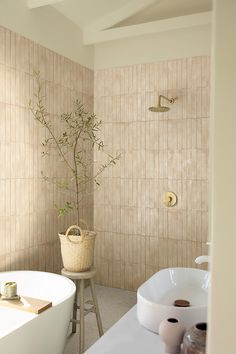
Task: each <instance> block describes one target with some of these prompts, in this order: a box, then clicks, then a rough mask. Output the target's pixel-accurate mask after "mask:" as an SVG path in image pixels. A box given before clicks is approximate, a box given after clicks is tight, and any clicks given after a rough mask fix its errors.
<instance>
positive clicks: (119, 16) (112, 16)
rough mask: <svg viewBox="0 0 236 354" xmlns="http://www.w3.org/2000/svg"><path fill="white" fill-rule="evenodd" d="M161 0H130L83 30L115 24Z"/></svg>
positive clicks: (97, 29) (105, 27)
mask: <svg viewBox="0 0 236 354" xmlns="http://www.w3.org/2000/svg"><path fill="white" fill-rule="evenodd" d="M161 1H162V0H130V1H128V3H127V4H126V5H124V6H122V7H120V8H118V9H116V10H115V11H113V12H111V13H109V14H108V15H106V16H104V17H102V18H101V19H99V20H98V21H96V22H94V23H92V24H91V25H89V27H87V28H85V31H87V30H88V31H89V30H94V31H95V30H96V31H99V30H104V29H107V28H109V27H112V26H114V25H115V24H117V23H119V22H121V21H123V20H125V19H127V18H128V17H130V16H132V15H135V14H136V13H138V12H139V11H142V10H143V9H145V8H147V7H148V6H150V5H152V4H154V3H158V2H161Z"/></svg>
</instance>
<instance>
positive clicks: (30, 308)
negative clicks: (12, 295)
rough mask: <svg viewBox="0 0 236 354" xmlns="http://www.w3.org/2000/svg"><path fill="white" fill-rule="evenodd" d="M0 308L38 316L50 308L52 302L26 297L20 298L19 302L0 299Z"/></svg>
mask: <svg viewBox="0 0 236 354" xmlns="http://www.w3.org/2000/svg"><path fill="white" fill-rule="evenodd" d="M0 306H4V307H11V308H14V309H17V310H22V311H27V312H33V313H36V314H39V313H41V312H43V311H45V310H47V309H48V308H49V307H52V302H50V301H46V300H40V299H35V298H33V297H28V296H21V298H20V299H19V300H2V299H1V297H0Z"/></svg>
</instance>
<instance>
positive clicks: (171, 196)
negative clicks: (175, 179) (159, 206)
mask: <svg viewBox="0 0 236 354" xmlns="http://www.w3.org/2000/svg"><path fill="white" fill-rule="evenodd" d="M163 202H164V204H165V206H167V207H168V208H171V207H173V206H175V204H176V203H177V196H176V194H175V193H173V192H165V194H164V197H163Z"/></svg>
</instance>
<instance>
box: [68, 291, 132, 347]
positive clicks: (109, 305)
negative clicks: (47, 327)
mask: <svg viewBox="0 0 236 354" xmlns="http://www.w3.org/2000/svg"><path fill="white" fill-rule="evenodd" d="M96 292H97V297H98V304H99V309H100V313H101V317H102V324H103V330H104V332H106V331H107V330H108V329H109V328H110V327H112V326H113V324H114V323H116V322H117V321H118V320H119V319H120V318H121V317H122V316H123V315H124V314H125V313H126V312H127V311H128V310H129V309H130V308H131V307H133V306H134V305H135V304H136V292H133V291H127V290H123V289H114V288H108V287H105V286H100V285H96ZM85 296H86V299H90V298H91V297H90V293H89V289H88V288H86V295H85ZM98 338H99V337H98V330H97V322H96V317H95V315H94V314H92V313H90V314H88V315H87V316H86V317H85V350H86V349H88V348H89V347H90V346H91V345H92V344H93V343H94V342H96V340H97V339H98ZM78 353H79V331H77V333H75V334H73V335H71V326H70V328H69V334H68V340H67V344H66V348H65V352H64V354H78Z"/></svg>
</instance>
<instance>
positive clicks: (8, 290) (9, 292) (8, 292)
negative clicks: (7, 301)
mask: <svg viewBox="0 0 236 354" xmlns="http://www.w3.org/2000/svg"><path fill="white" fill-rule="evenodd" d="M16 295H17V284H16V282H14V281H9V282H7V283H5V285H4V290H3V296H4V297H6V298H11V297H14V296H16Z"/></svg>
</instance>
